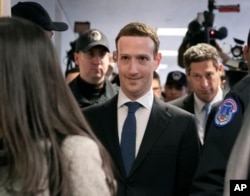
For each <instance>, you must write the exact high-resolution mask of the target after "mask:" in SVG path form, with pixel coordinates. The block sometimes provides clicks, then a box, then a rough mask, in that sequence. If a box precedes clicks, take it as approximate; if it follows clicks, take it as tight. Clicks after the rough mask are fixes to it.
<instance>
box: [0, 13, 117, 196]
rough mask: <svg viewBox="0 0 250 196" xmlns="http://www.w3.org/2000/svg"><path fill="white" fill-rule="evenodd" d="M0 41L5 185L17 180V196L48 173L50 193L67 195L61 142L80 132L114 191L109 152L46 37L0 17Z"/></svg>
mask: <svg viewBox="0 0 250 196" xmlns="http://www.w3.org/2000/svg"><path fill="white" fill-rule="evenodd" d="M0 43H1V44H0V59H1V61H0V89H1V93H0V105H1V107H0V133H1V134H0V135H2V136H3V140H4V142H5V146H6V147H7V149H8V151H9V155H10V156H9V162H8V166H9V167H8V172H7V173H8V177H7V178H6V179H7V180H6V186H9V185H13V184H14V183H15V181H16V179H19V180H20V182H21V184H20V186H21V190H22V194H19V195H25V196H27V195H35V194H37V192H38V187H40V186H41V183H45V182H43V180H42V179H43V178H44V175H48V182H49V185H53V186H49V187H47V188H49V189H50V190H49V191H50V195H61V196H69V195H71V193H70V186H69V184H70V183H69V182H68V180H69V178H68V175H69V174H68V170H67V169H68V168H66V166H65V165H64V162H65V157H64V155H63V152H62V150H61V144H62V141H63V139H64V138H65V137H66V136H68V135H84V136H87V137H89V138H92V139H93V140H95V141H96V143H97V144H98V146H99V150H100V154H101V157H102V160H103V169H104V171H105V173H106V176H107V181H108V182H109V183H108V184H109V185H110V187H111V190H114V186H113V183H112V180H113V173H112V171H111V162H110V159H109V156H108V154H107V152H106V151H105V149H104V147H103V146H102V145H101V144H100V142H99V141H98V140H97V139H96V137H95V135H94V134H93V132H92V131H91V129H90V128H89V126H88V124H87V122H86V120H85V118H84V117H83V115H82V113H81V110H80V108H79V106H78V105H77V103H76V101H75V99H74V97H73V96H72V93H71V92H70V90H69V87H68V85H67V84H66V83H65V81H64V77H63V74H62V72H61V67H60V63H59V60H58V57H57V54H56V51H55V49H54V46H53V44H52V43H51V40H50V39H49V38H48V37H47V36H46V35H45V33H44V32H43V30H42V29H41V28H40V27H39V26H36V25H34V24H33V23H30V22H29V21H25V20H24V19H18V18H15V17H12V18H7V17H6V18H5V17H2V18H0ZM44 155H46V160H47V165H48V168H49V171H48V173H46V172H45V173H46V174H44V165H45V164H44V158H45V156H44ZM82 175H84V174H82Z"/></svg>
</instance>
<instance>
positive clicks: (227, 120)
mask: <svg viewBox="0 0 250 196" xmlns="http://www.w3.org/2000/svg"><path fill="white" fill-rule="evenodd" d="M247 44H248V45H247V46H245V47H244V56H245V59H246V60H247V62H248V69H249V67H250V32H249V34H248V42H247ZM249 102H250V74H248V75H247V76H245V77H244V78H243V79H241V80H240V81H239V82H238V83H236V84H235V85H234V86H233V87H232V88H231V90H230V91H229V92H228V94H227V95H226V96H225V98H224V100H223V101H222V103H221V104H220V106H219V108H218V109H217V112H216V114H215V116H214V119H213V122H212V123H211V125H210V127H209V131H208V135H207V137H206V142H205V145H204V147H203V153H202V156H201V159H200V162H199V165H198V168H197V170H196V174H195V176H194V181H193V184H192V189H191V194H190V196H204V195H213V196H219V195H220V196H221V195H222V193H223V186H224V178H225V171H226V166H227V162H228V159H229V156H230V153H231V150H232V147H233V145H234V143H235V140H236V138H237V135H238V133H239V131H240V129H241V125H242V121H243V116H244V113H245V111H246V108H247V107H248V104H249Z"/></svg>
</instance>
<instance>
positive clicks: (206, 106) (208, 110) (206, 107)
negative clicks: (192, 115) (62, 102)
mask: <svg viewBox="0 0 250 196" xmlns="http://www.w3.org/2000/svg"><path fill="white" fill-rule="evenodd" d="M210 109H211V105H210V104H209V103H206V104H205V105H204V106H203V110H204V111H205V112H210Z"/></svg>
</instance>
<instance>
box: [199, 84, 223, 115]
mask: <svg viewBox="0 0 250 196" xmlns="http://www.w3.org/2000/svg"><path fill="white" fill-rule="evenodd" d="M222 99H223V92H222V89H221V88H220V87H219V89H218V92H217V94H216V95H215V97H214V98H213V100H212V101H211V102H210V103H209V104H210V105H213V104H214V103H216V102H218V101H221V100H222ZM194 103H195V106H196V108H197V109H198V111H202V109H203V106H204V105H205V104H206V103H204V102H203V101H201V100H200V99H199V98H198V97H197V95H196V94H195V93H194Z"/></svg>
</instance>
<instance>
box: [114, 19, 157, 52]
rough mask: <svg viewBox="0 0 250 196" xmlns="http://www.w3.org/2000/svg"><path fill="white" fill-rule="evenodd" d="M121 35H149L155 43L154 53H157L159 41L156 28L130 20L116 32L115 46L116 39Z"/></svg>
mask: <svg viewBox="0 0 250 196" xmlns="http://www.w3.org/2000/svg"><path fill="white" fill-rule="evenodd" d="M122 36H141V37H150V38H151V39H152V40H153V42H154V44H155V49H154V55H156V54H157V53H158V50H159V47H160V41H159V38H158V35H157V32H156V29H155V28H153V27H151V26H149V25H147V24H145V23H141V22H132V23H129V24H127V25H125V26H124V27H123V28H122V29H121V30H120V32H119V33H118V35H117V37H116V39H115V44H116V48H117V43H118V40H119V39H120V38H121V37H122Z"/></svg>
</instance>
